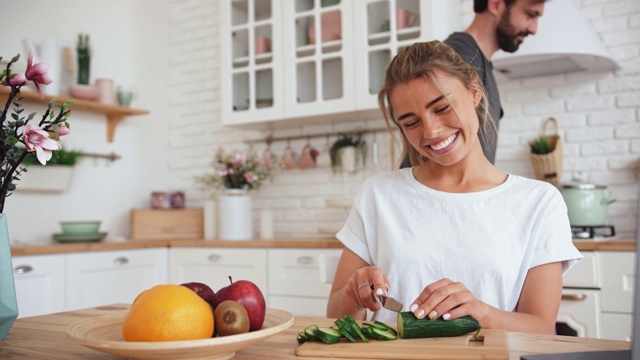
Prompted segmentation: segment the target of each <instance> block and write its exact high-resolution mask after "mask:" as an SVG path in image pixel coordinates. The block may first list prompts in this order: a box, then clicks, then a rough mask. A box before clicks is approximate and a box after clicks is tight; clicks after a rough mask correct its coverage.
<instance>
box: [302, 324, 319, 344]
mask: <svg viewBox="0 0 640 360" xmlns="http://www.w3.org/2000/svg"><path fill="white" fill-rule="evenodd" d="M316 330H318V325H315V324H314V325H310V326H307V327H306V328H305V329H304V330H303V331H304V333H305V334H306V335H307V340H313V339H315V337H316Z"/></svg>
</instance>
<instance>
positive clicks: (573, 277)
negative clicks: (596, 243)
mask: <svg viewBox="0 0 640 360" xmlns="http://www.w3.org/2000/svg"><path fill="white" fill-rule="evenodd" d="M582 255H584V259H582V260H580V261H578V263H577V264H575V265H574V266H573V267H572V268H571V269H569V271H567V273H566V274H564V276H563V278H562V285H563V286H564V287H569V288H595V289H598V288H600V284H601V283H600V276H599V275H598V271H599V268H600V262H599V261H598V257H599V254H598V253H597V252H590V251H587V252H583V253H582Z"/></svg>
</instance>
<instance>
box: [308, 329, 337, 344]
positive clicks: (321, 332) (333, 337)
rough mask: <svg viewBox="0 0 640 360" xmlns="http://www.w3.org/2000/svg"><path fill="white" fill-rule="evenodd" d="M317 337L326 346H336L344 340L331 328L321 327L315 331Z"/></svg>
mask: <svg viewBox="0 0 640 360" xmlns="http://www.w3.org/2000/svg"><path fill="white" fill-rule="evenodd" d="M314 334H315V336H316V337H317V338H318V339H319V340H320V341H322V342H323V343H325V344H335V343H337V342H338V341H340V339H342V334H341V333H340V332H339V331H338V330H336V329H332V328H330V327H319V328H317V329H316V330H315V333H314Z"/></svg>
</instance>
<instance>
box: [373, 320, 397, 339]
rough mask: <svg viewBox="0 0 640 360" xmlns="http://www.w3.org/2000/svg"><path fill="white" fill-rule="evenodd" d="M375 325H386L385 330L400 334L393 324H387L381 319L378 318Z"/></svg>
mask: <svg viewBox="0 0 640 360" xmlns="http://www.w3.org/2000/svg"><path fill="white" fill-rule="evenodd" d="M373 325H376V326H384V327H385V330H387V331H390V332H391V333H393V335H398V332H397V331H396V329H394V328H392V327H391V326H389V325H387V324H385V323H383V322H381V321H378V320H376V321H375V322H374V323H373Z"/></svg>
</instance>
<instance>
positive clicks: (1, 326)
mask: <svg viewBox="0 0 640 360" xmlns="http://www.w3.org/2000/svg"><path fill="white" fill-rule="evenodd" d="M16 318H18V302H17V300H16V286H15V284H14V282H13V266H12V265H11V246H10V245H9V228H8V227H7V216H6V215H5V214H0V340H4V338H5V337H6V336H7V333H8V332H9V329H11V326H13V323H14V322H15V321H16Z"/></svg>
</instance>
